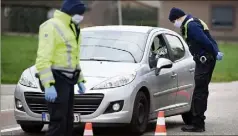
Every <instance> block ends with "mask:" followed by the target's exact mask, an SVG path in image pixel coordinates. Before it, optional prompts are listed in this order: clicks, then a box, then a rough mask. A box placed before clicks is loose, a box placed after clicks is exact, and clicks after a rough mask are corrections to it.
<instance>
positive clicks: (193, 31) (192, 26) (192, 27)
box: [181, 15, 219, 58]
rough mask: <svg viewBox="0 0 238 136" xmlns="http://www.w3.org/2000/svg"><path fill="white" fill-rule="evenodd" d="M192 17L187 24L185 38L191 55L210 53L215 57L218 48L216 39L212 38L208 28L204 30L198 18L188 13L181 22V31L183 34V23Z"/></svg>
mask: <svg viewBox="0 0 238 136" xmlns="http://www.w3.org/2000/svg"><path fill="white" fill-rule="evenodd" d="M191 18H193V19H194V21H191V22H189V23H188V25H187V38H186V39H185V40H186V42H187V43H188V45H189V50H190V52H191V54H192V55H193V56H202V55H204V54H207V53H208V54H211V55H212V56H214V57H215V58H216V56H217V53H218V52H219V48H218V46H217V43H216V41H215V40H214V39H213V38H212V36H211V35H210V33H209V30H204V26H203V24H202V23H201V22H200V20H199V19H197V18H194V17H193V16H192V15H188V16H187V17H186V18H185V20H184V21H183V23H182V26H181V32H182V35H183V36H184V35H185V27H184V25H185V23H186V22H187V21H188V20H189V19H191Z"/></svg>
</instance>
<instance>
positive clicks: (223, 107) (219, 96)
mask: <svg viewBox="0 0 238 136" xmlns="http://www.w3.org/2000/svg"><path fill="white" fill-rule="evenodd" d="M10 88H11V87H9V86H4V87H3V88H2V97H1V100H2V101H1V102H4V103H3V104H2V105H1V110H6V109H7V108H11V106H12V105H11V104H10V103H11V102H12V100H13V97H12V94H13V93H12V92H11V91H6V89H7V90H11V89H10ZM4 89H5V90H4ZM237 97H238V82H231V83H219V84H216V83H213V84H211V85H210V96H209V102H208V103H209V105H208V111H207V113H206V115H207V124H206V130H207V131H206V132H204V133H200V135H238V129H237V128H238V106H237V104H236V102H237V101H238V99H237ZM5 105H7V106H5ZM13 115H14V114H13V112H12V111H4V112H2V113H1V120H0V125H1V126H2V129H1V132H2V133H1V135H13V136H44V132H45V131H46V130H47V126H45V128H44V129H43V132H42V133H40V134H32V135H30V134H26V133H24V132H23V131H22V130H21V129H20V128H19V126H18V125H17V124H16V122H15V120H14V116H13ZM181 126H183V122H182V120H181V117H180V116H174V117H168V118H166V127H167V133H168V135H195V134H197V133H183V132H181V130H180V128H181ZM154 130H155V123H152V124H150V125H149V127H148V130H147V132H146V133H145V134H144V136H149V135H153V134H154ZM82 131H83V128H82V127H81V128H80V127H76V128H75V133H76V134H78V135H80V134H82ZM94 133H95V135H96V136H99V135H100V136H119V135H120V136H126V135H128V134H127V132H126V129H124V128H94Z"/></svg>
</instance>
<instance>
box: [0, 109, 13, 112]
mask: <svg viewBox="0 0 238 136" xmlns="http://www.w3.org/2000/svg"><path fill="white" fill-rule="evenodd" d="M8 111H14V109H6V110H1V112H8Z"/></svg>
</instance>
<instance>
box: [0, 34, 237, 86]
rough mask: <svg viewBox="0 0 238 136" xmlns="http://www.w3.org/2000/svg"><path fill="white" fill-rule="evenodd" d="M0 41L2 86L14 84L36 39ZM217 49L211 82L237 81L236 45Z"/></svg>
mask: <svg viewBox="0 0 238 136" xmlns="http://www.w3.org/2000/svg"><path fill="white" fill-rule="evenodd" d="M1 39H2V41H1V45H2V50H1V51H2V52H1V55H2V57H1V58H2V61H1V62H2V65H1V66H2V67H1V70H2V77H1V80H2V84H15V83H17V81H18V79H19V77H20V76H21V73H22V72H23V70H24V69H26V68H28V67H30V66H32V65H34V63H35V59H36V53H37V47H38V45H37V37H35V36H7V35H2V36H1ZM219 48H220V50H221V51H222V52H223V53H224V59H223V60H222V61H218V62H217V64H216V67H215V70H214V73H213V77H212V82H227V81H234V80H238V53H237V51H238V43H237V44H228V43H223V44H219Z"/></svg>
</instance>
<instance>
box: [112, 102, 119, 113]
mask: <svg viewBox="0 0 238 136" xmlns="http://www.w3.org/2000/svg"><path fill="white" fill-rule="evenodd" d="M112 109H113V110H114V111H118V110H119V109H120V104H119V103H115V104H113V106H112Z"/></svg>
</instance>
